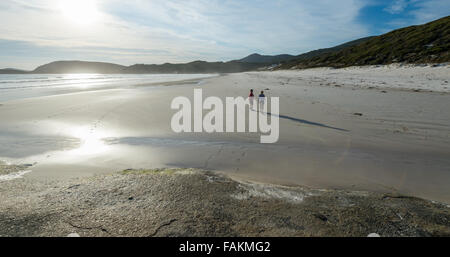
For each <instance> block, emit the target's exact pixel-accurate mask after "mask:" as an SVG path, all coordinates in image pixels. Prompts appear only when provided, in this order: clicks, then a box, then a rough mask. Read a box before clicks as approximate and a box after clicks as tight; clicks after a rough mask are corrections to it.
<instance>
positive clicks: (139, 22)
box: [0, 0, 368, 64]
mask: <svg viewBox="0 0 450 257" xmlns="http://www.w3.org/2000/svg"><path fill="white" fill-rule="evenodd" d="M57 2H58V1H56V0H29V1H22V0H6V1H1V2H0V21H1V23H2V26H1V27H0V39H3V40H9V41H22V42H27V43H30V44H33V45H35V46H37V47H54V48H55V49H56V48H57V49H58V51H62V50H61V49H66V50H67V51H68V53H69V52H70V51H75V50H76V51H77V52H79V51H81V50H80V49H85V52H86V57H91V56H94V51H90V50H89V49H97V53H96V54H95V56H96V57H98V58H101V55H102V54H104V55H106V54H108V55H109V54H112V55H114V56H115V58H116V59H117V61H118V62H120V63H124V64H128V63H130V64H131V63H134V62H138V61H139V62H146V63H162V62H167V61H170V62H184V61H192V60H196V59H204V60H210V61H212V60H230V59H234V58H240V57H243V56H245V55H247V54H250V53H253V52H260V53H263V54H276V53H291V54H299V53H302V52H304V51H308V50H312V49H316V48H320V47H327V46H330V45H334V44H338V43H342V42H345V41H347V40H351V39H355V38H358V37H361V36H366V35H367V34H368V32H367V30H366V28H365V27H364V26H362V25H360V24H358V23H357V22H355V18H356V17H357V15H358V13H359V10H360V9H361V8H362V7H364V5H365V3H364V2H363V1H362V0H342V1H333V0H315V1H302V2H300V1H288V0H274V1H262V0H251V1H238V0H231V1H219V0H197V1H193V0H186V1H175V0H153V1H144V0H129V1H119V0H97V1H96V5H97V6H98V9H99V12H100V15H101V16H100V17H99V19H97V20H98V21H97V22H95V24H91V25H89V26H79V25H78V24H74V23H73V22H71V21H70V20H68V19H66V17H64V15H63V13H62V12H61V11H60V10H59V9H58V4H57ZM100 49H102V51H100ZM111 49H116V50H115V51H113V52H111ZM133 49H134V50H133ZM136 49H139V50H141V51H142V52H140V53H139V55H138V56H136V54H135V53H137V52H136V51H135V50H136ZM158 51H160V52H158ZM161 51H162V52H161ZM68 55H69V56H70V54H68ZM109 57H110V56H109ZM137 57H139V58H137ZM133 60H134V61H133Z"/></svg>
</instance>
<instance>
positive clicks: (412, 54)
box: [0, 16, 450, 74]
mask: <svg viewBox="0 0 450 257" xmlns="http://www.w3.org/2000/svg"><path fill="white" fill-rule="evenodd" d="M449 49H450V16H447V17H444V18H441V19H439V20H436V21H433V22H430V23H427V24H424V25H419V26H411V27H406V28H402V29H398V30H394V31H392V32H389V33H386V34H383V35H381V36H373V37H366V38H361V39H357V40H354V41H350V42H347V43H345V44H342V45H338V46H335V47H331V48H324V49H318V50H314V51H310V52H307V53H303V54H300V55H289V54H281V55H260V54H256V53H255V54H251V55H249V56H247V57H245V58H242V59H239V60H234V61H229V62H205V61H194V62H189V63H180V64H172V63H165V64H135V65H131V66H123V65H118V64H113V63H103V62H84V61H57V62H52V63H49V64H45V65H42V66H39V67H37V68H36V69H35V70H33V71H24V70H18V69H0V74H28V73H30V74H45V73H47V74H49V73H56V74H61V73H102V74H117V73H125V74H157V73H232V72H244V71H252V70H258V69H265V68H268V67H271V68H276V69H301V68H310V67H323V66H327V67H336V68H341V67H347V66H353V65H375V64H390V63H394V62H407V63H442V62H450V54H449Z"/></svg>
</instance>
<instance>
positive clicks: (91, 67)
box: [32, 61, 126, 74]
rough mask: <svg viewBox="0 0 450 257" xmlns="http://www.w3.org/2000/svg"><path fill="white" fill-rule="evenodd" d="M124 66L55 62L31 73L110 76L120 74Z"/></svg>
mask: <svg viewBox="0 0 450 257" xmlns="http://www.w3.org/2000/svg"><path fill="white" fill-rule="evenodd" d="M125 67H126V66H122V65H118V64H113V63H104V62H83V61H57V62H51V63H48V64H45V65H42V66H39V67H37V68H36V69H35V70H34V71H32V73H40V74H60V73H101V74H112V73H121V71H122V70H123V69H124V68H125Z"/></svg>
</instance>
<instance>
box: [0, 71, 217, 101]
mask: <svg viewBox="0 0 450 257" xmlns="http://www.w3.org/2000/svg"><path fill="white" fill-rule="evenodd" d="M212 76H216V75H215V74H111V75H105V74H17V75H16V74H14V75H9V74H0V102H5V101H10V100H17V99H23V98H30V97H40V96H49V95H56V94H65V93H75V92H81V91H87V90H101V89H110V88H124V87H130V86H134V85H139V84H149V83H159V82H172V81H181V80H187V79H196V78H207V77H212Z"/></svg>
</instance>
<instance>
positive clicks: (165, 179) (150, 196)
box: [0, 169, 450, 237]
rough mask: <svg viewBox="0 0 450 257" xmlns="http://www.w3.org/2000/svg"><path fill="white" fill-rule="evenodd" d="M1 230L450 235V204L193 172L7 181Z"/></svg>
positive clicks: (1, 191)
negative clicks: (43, 180)
mask: <svg viewBox="0 0 450 257" xmlns="http://www.w3.org/2000/svg"><path fill="white" fill-rule="evenodd" d="M0 202H1V203H2V204H1V205H0V236H67V235H69V234H71V233H77V234H79V235H80V236H363V237H365V236H367V235H368V234H370V233H378V234H379V235H381V236H450V208H449V206H446V205H443V204H438V203H434V202H431V201H428V200H422V199H419V198H414V197H405V196H400V195H391V194H382V193H370V192H363V191H336V190H311V189H307V188H304V187H286V186H274V185H266V184H260V183H251V182H243V181H240V182H239V181H236V180H233V179H231V178H229V177H226V176H223V175H218V174H216V173H211V172H206V171H200V170H194V169H161V170H145V171H144V170H126V171H123V172H120V173H113V174H107V175H98V176H93V177H85V178H77V179H72V180H69V181H47V182H39V183H37V182H36V181H30V180H28V179H26V178H24V179H16V180H10V181H3V182H2V186H1V187H0Z"/></svg>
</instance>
